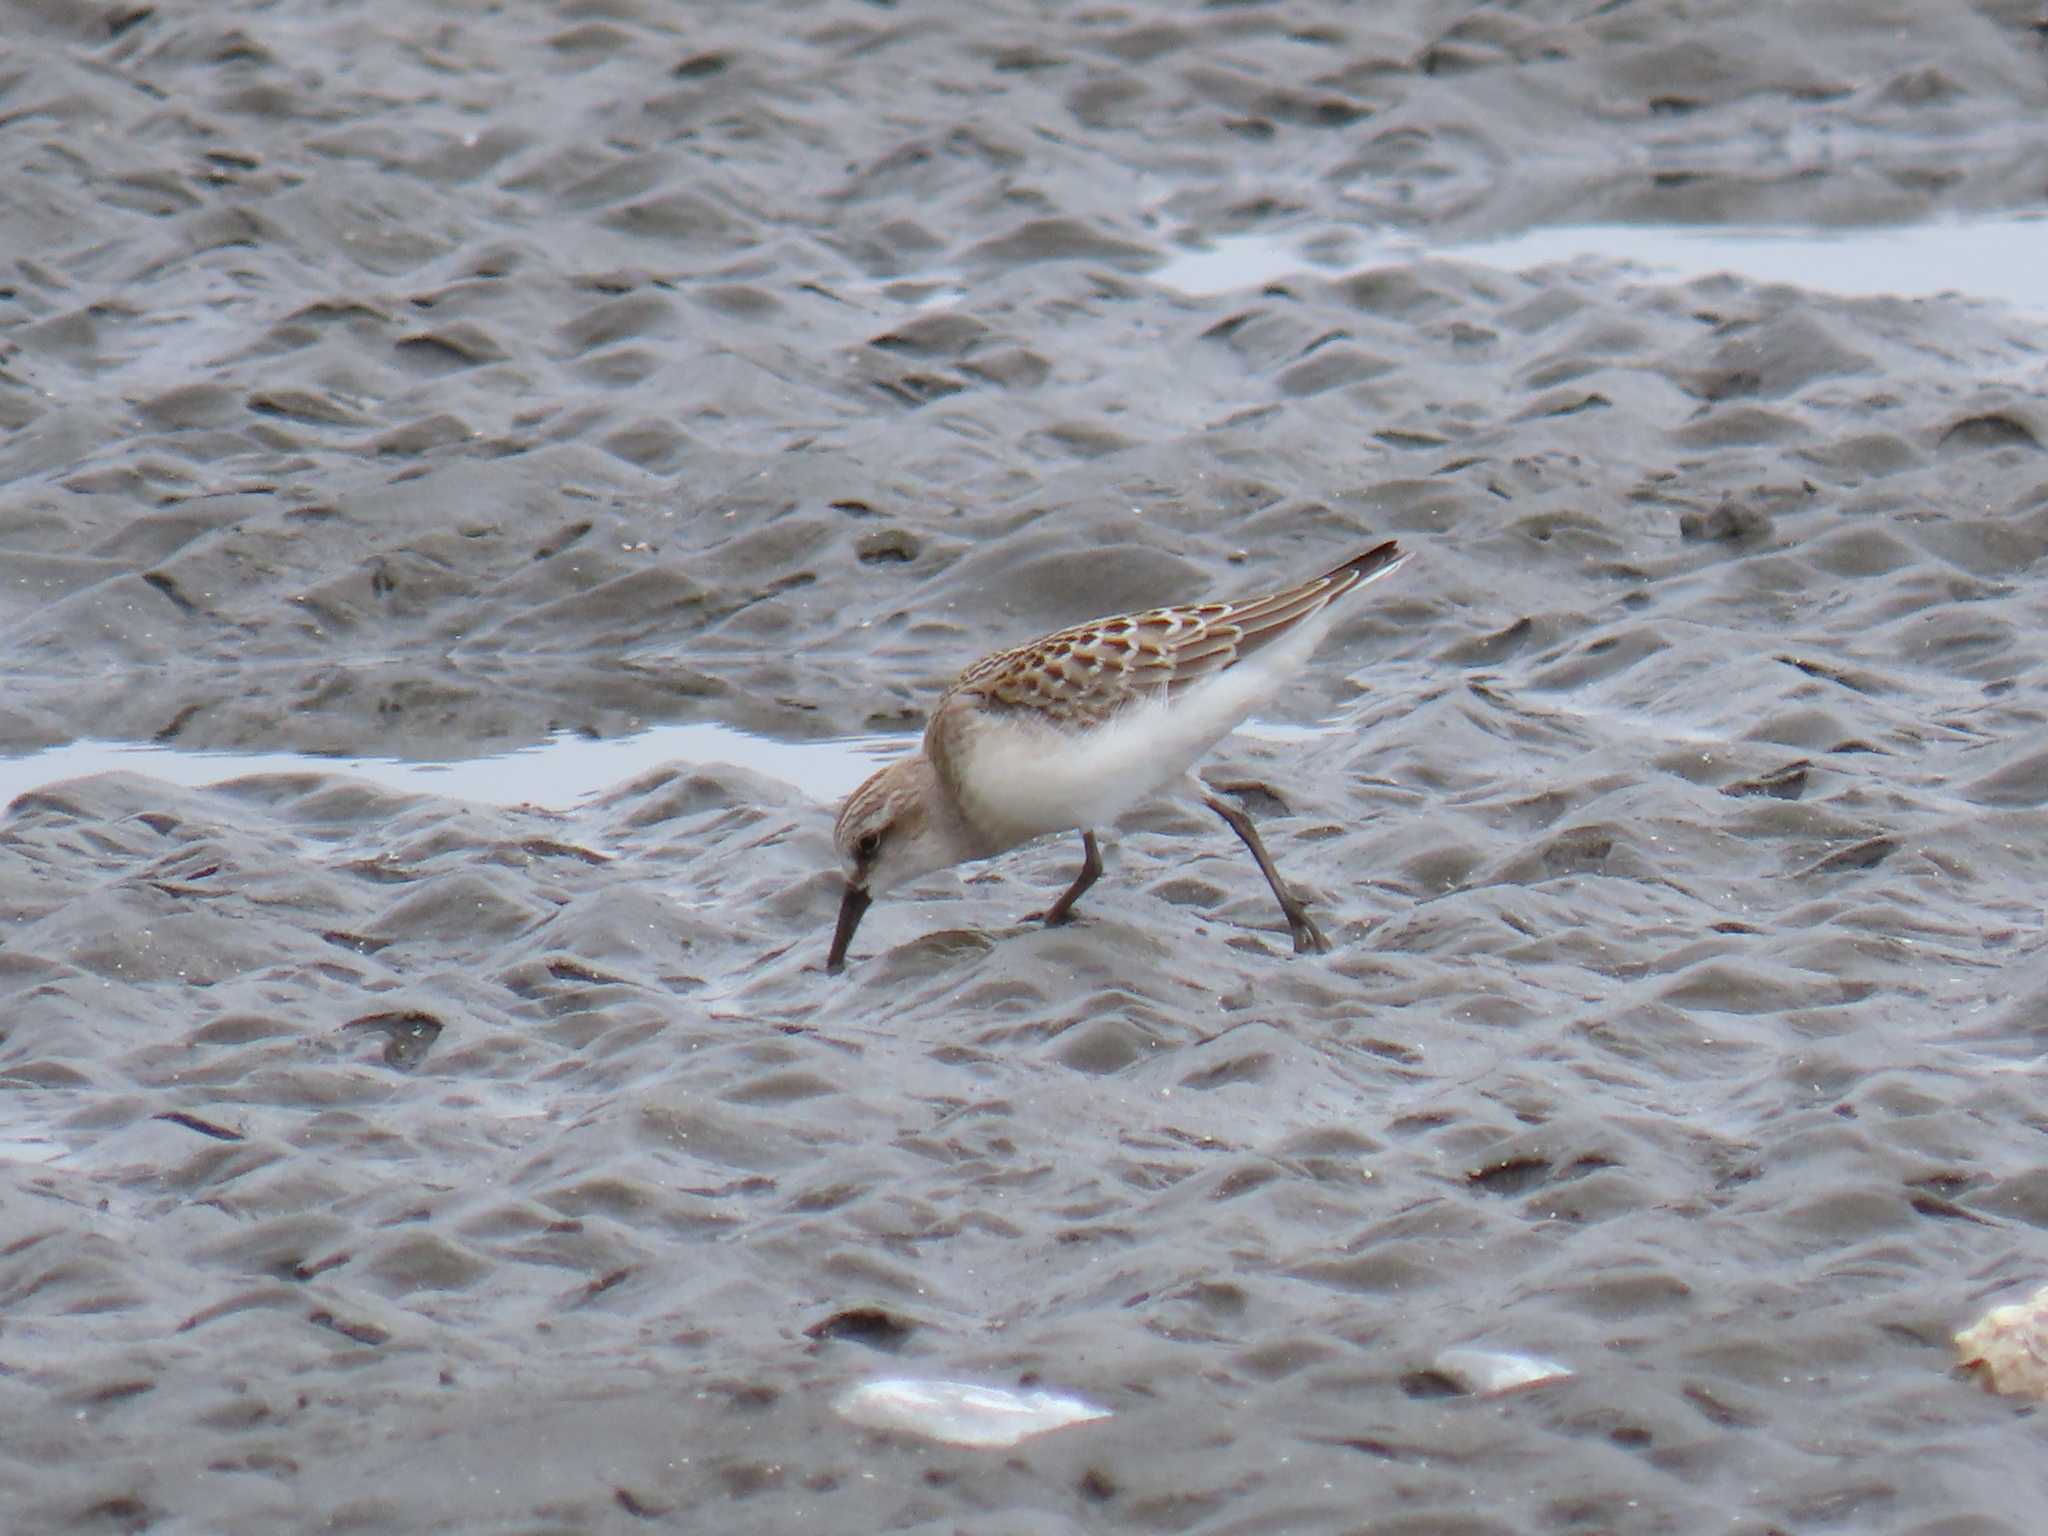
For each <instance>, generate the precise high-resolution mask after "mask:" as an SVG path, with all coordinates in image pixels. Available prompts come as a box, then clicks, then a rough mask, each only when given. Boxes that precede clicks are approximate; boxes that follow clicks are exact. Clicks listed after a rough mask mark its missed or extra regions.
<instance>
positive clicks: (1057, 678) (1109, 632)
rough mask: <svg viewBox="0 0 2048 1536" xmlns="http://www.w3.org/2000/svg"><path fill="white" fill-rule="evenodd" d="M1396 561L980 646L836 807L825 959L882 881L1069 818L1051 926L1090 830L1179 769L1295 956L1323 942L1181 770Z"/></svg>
mask: <svg viewBox="0 0 2048 1536" xmlns="http://www.w3.org/2000/svg"><path fill="white" fill-rule="evenodd" d="M1407 559H1408V556H1407V555H1405V554H1403V553H1402V552H1401V550H1400V549H1399V548H1398V547H1397V546H1396V544H1395V543H1394V541H1393V540H1391V539H1389V540H1388V541H1387V542H1386V543H1384V544H1380V545H1377V546H1375V547H1374V548H1372V549H1369V550H1367V551H1366V552H1365V553H1364V554H1362V555H1358V556H1356V557H1354V558H1353V559H1350V560H1347V561H1345V562H1344V563H1343V564H1342V565H1340V566H1338V567H1336V568H1335V569H1334V570H1331V571H1326V572H1325V573H1324V574H1322V575H1321V576H1317V577H1315V578H1313V579H1311V580H1309V581H1304V582H1302V583H1301V584H1300V585H1298V586H1292V587H1288V588H1286V589H1285V590H1284V591H1280V592H1272V593H1268V594H1267V595H1266V596H1264V597H1253V598H1247V599H1245V600H1244V601H1242V602H1235V603H1190V604H1187V605H1186V606H1183V607H1177V608H1154V609H1151V610H1149V611H1147V612H1145V613H1129V614H1119V615H1117V616H1115V617H1113V618H1107V619H1095V620H1093V621H1091V622H1090V623H1087V624H1076V625H1074V626H1073V627H1072V628H1071V629H1062V630H1059V631H1057V632H1055V633H1053V634H1050V635H1047V636H1045V637H1044V638H1043V639H1040V640H1033V641H1032V642H1030V643H1029V644H1028V645H1020V646H1017V647H1016V648H1014V649H1012V650H1007V651H998V652H996V653H995V654H994V655H993V656H984V657H983V658H982V659H981V660H980V661H977V662H976V663H975V664H974V665H973V666H971V667H969V668H968V669H967V670H966V671H965V672H963V673H961V674H960V677H959V680H958V681H957V682H955V683H954V684H953V686H952V687H950V688H948V689H947V690H946V692H945V694H944V695H943V696H942V697H941V698H940V699H939V703H938V707H937V708H936V709H934V710H933V711H932V716H931V721H930V723H929V724H927V725H926V726H925V731H924V748H923V750H922V751H920V752H917V753H914V754H913V755H911V756H910V757H906V758H904V759H902V760H901V761H899V762H894V763H891V764H890V765H889V766H888V767H886V768H884V769H883V770H882V771H881V772H880V773H877V774H875V775H874V776H873V777H872V778H870V779H869V780H868V781H867V782H866V783H865V784H863V785H861V787H860V788H859V789H856V790H855V791H854V792H853V793H852V794H851V795H849V796H848V797H847V800H846V804H845V805H844V806H843V807H841V808H840V812H839V822H838V825H837V826H835V827H834V828H833V832H832V837H833V841H834V843H835V844H837V846H838V850H839V857H840V860H841V861H842V863H843V864H844V865H845V867H846V895H845V897H844V899H843V900H841V902H840V904H839V926H838V928H837V929H836V930H835V931H834V932H833V935H832V952H831V955H830V956H829V957H828V958H827V959H826V961H825V969H826V970H827V971H832V972H837V971H840V970H842V969H844V967H845V965H846V948H847V946H848V945H849V944H851V943H852V942H853V931H854V929H856V928H857V927H859V926H860V920H861V916H862V914H864V913H865V912H866V911H867V909H868V904H869V903H870V902H872V901H873V900H874V898H875V897H876V896H878V895H880V894H881V893H882V892H883V891H886V890H888V889H890V888H891V887H892V886H897V885H901V884H902V883H903V882H904V881H906V880H910V879H914V878H916V877H917V876H918V875H922V874H927V873H929V872H930V871H932V870H935V869H944V868H946V867H947V866H949V865H953V864H962V863H965V862H967V861H968V860H970V859H985V858H988V857H990V856H991V855H993V854H998V853H1001V852H1003V851H1004V850H1005V849H1008V848H1015V847H1016V846H1017V845H1018V844H1020V843H1026V842H1029V841H1031V840H1032V839H1033V838H1036V837H1043V836H1045V835H1047V834H1048V833H1053V832H1072V831H1078V832H1080V834H1081V850H1082V861H1081V872H1080V873H1079V874H1077V875H1076V876H1074V883H1073V884H1072V885H1070V886H1068V887H1067V890H1066V894H1065V895H1063V896H1061V897H1060V899H1059V900H1058V901H1056V902H1054V903H1053V904H1052V905H1051V906H1050V907H1049V908H1047V909H1046V912H1045V921H1046V922H1047V923H1048V924H1055V923H1064V922H1065V921H1067V919H1068V918H1069V917H1070V916H1072V915H1073V911H1074V903H1075V902H1076V901H1079V900H1080V899H1081V894H1082V893H1083V892H1084V891H1086V890H1087V889H1088V887H1089V886H1091V885H1093V884H1094V883H1095V880H1096V877H1097V876H1099V875H1100V874H1101V873H1102V854H1101V852H1100V850H1099V849H1097V847H1096V845H1095V829H1096V828H1097V827H1099V826H1102V825H1103V824H1104V823H1106V822H1111V821H1114V820H1115V819H1116V818H1117V817H1118V816H1120V815H1122V814H1123V813H1124V812H1125V811H1127V810H1129V809H1130V808H1131V807H1132V806H1134V805H1136V804H1138V802H1140V801H1142V800H1145V799H1148V798H1150V797H1151V796H1152V795H1154V794H1156V793H1158V792H1159V791H1160V790H1162V789H1165V788H1166V787H1168V786H1169V785H1172V784H1174V783H1175V782H1176V781H1177V780H1180V779H1181V778H1182V776H1183V775H1188V776H1189V778H1190V780H1191V781H1192V783H1191V787H1192V788H1193V790H1194V792H1195V793H1196V794H1198V795H1199V796H1200V798H1201V800H1202V802H1203V803H1204V804H1205V805H1207V806H1208V807H1209V809H1210V810H1212V811H1214V812H1215V813H1216V814H1217V815H1218V816H1221V817H1222V818H1223V819H1224V821H1225V822H1227V823H1228V824H1229V826H1230V829H1231V830H1232V831H1233V832H1235V833H1236V834H1237V835H1238V836H1239V837H1240V838H1242V839H1243V840H1244V845H1245V847H1246V848H1248V849H1250V850H1251V855H1252V857H1253V858H1254V859H1256V860H1257V861H1258V865H1259V872H1260V873H1261V874H1262V875H1264V876H1265V877H1266V884H1268V885H1269V886H1271V887H1272V888H1273V894H1274V895H1275V896H1276V897H1278V898H1279V901H1280V910H1281V911H1282V912H1283V913H1284V914H1286V917H1287V926H1288V928H1289V929H1290V930H1291V931H1292V933H1293V935H1294V949H1295V953H1296V954H1303V953H1306V952H1308V951H1311V950H1316V951H1322V950H1327V949H1328V948H1329V947H1330V941H1329V940H1328V939H1326V938H1324V937H1323V932H1322V930H1321V929H1320V928H1318V927H1317V926H1316V925H1315V923H1314V921H1313V920H1311V919H1310V917H1309V915H1308V912H1307V911H1306V909H1305V908H1304V907H1303V906H1302V902H1301V898H1300V897H1298V896H1296V895H1295V894H1294V893H1293V892H1292V891H1290V890H1289V889H1288V888H1287V886H1286V885H1285V883H1283V882H1282V880H1281V879H1280V872H1279V871H1278V870H1277V869H1275V868H1274V867H1273V860H1272V857H1271V856H1270V855H1269V854H1268V853H1267V852H1266V847H1265V844H1264V843H1262V842H1261V841H1260V840H1259V834H1258V829H1257V828H1255V827H1254V826H1253V825H1252V823H1251V818H1250V817H1249V816H1247V815H1246V814H1245V813H1244V812H1243V811H1242V810H1240V809H1239V808H1238V807H1237V806H1235V805H1232V804H1230V803H1228V802H1227V801H1224V800H1221V799H1219V798H1217V797H1216V796H1215V795H1212V794H1210V793H1209V792H1208V791H1207V789H1205V788H1204V787H1203V786H1202V785H1201V783H1200V782H1199V781H1198V780H1192V775H1189V770H1190V769H1191V768H1193V767H1194V765H1195V763H1196V761H1197V760H1198V759H1200V757H1201V756H1202V754H1203V753H1205V752H1207V751H1208V750H1209V748H1210V747H1212V746H1214V745H1215V744H1216V743H1217V742H1218V741H1220V740H1222V739H1223V738H1224V737H1225V736H1227V735H1229V734H1230V732H1231V731H1232V730H1234V729H1235V728H1236V727H1237V725H1238V724H1239V723H1240V722H1241V721H1242V720H1243V719H1244V718H1245V717H1246V716H1247V715H1249V714H1250V713H1251V712H1252V710H1253V709H1254V708H1255V707H1256V706H1257V705H1259V704H1260V703H1262V702H1264V701H1265V700H1266V699H1267V698H1268V697H1269V696H1270V695H1271V693H1272V691H1273V688H1274V686H1275V684H1277V683H1278V682H1279V681H1280V680H1281V679H1282V678H1284V677H1285V676H1287V675H1288V674H1289V673H1290V672H1292V671H1294V670H1295V668H1297V667H1299V666H1300V665H1301V664H1302V663H1303V662H1304V661H1306V660H1307V659H1308V657H1309V655H1310V653H1311V652H1313V651H1314V650H1315V648H1316V645H1317V643H1318V642H1319V641H1321V639H1322V637H1323V634H1324V631H1326V630H1327V629H1328V628H1329V625H1330V616H1329V609H1330V605H1331V604H1332V603H1333V602H1335V601H1336V600H1337V599H1338V598H1340V597H1342V596H1343V595H1344V594H1345V593H1347V592H1349V591H1351V590H1353V589H1354V588H1357V587H1362V586H1364V585H1365V584H1366V583H1367V582H1369V581H1377V580H1378V579H1379V578H1380V577H1382V576H1385V575H1388V574H1389V573H1390V572H1392V571H1394V570H1396V569H1398V568H1399V567H1400V566H1401V565H1402V564H1403V563H1404V562H1405V561H1406V560H1407Z"/></svg>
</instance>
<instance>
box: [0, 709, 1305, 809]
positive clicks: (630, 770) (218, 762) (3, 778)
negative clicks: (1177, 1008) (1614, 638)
mask: <svg viewBox="0 0 2048 1536" xmlns="http://www.w3.org/2000/svg"><path fill="white" fill-rule="evenodd" d="M1336 728H1337V727H1335V726H1334V725H1330V724H1324V725H1287V724H1279V723H1275V724H1265V723H1263V722H1260V721H1249V722H1247V723H1246V724H1245V725H1244V726H1242V727H1241V728H1240V731H1239V734H1241V735H1244V736H1250V737H1253V738H1256V739H1258V740H1262V741H1305V740H1308V739H1310V738H1312V737H1315V736H1319V735H1322V734H1325V733H1326V732H1327V731H1330V730H1333V729H1336ZM916 744H917V737H916V736H915V735H892V736H849V737H837V738H833V739H829V740H825V741H777V740H773V739H771V738H769V737H766V736H754V735H750V734H749V733H747V732H746V731H740V730H735V729H733V728H732V727H731V726H728V725H713V724H701V723H700V724H695V725H663V726H656V727H655V728H654V729H653V730H649V731H642V732H641V733H640V734H638V735H637V736H625V737H619V738H616V739H611V740H594V739H592V738H590V737H588V736H582V735H578V734H576V733H574V732H567V731H565V732H560V733H558V734H556V735H554V736H552V737H550V738H549V739H548V740H546V741H544V742H540V743H537V744H536V745H534V746H531V747H521V748H519V749H518V750H517V751H514V752H500V753H498V754H496V755H494V756H490V757H474V758H460V759H455V760H452V761H447V762H408V761H404V760H402V759H399V758H393V757H326V756H320V755H316V754H314V753H309V752H193V751H186V750H180V749H178V748H175V747H165V746H158V745H154V744H151V743H147V742H140V743H137V742H119V741H75V742H72V743H70V744H69V745H67V746H62V747H49V748H46V749H44V750H43V751H40V752H32V753H29V754H28V755H27V756H25V757H6V758H0V806H6V805H8V804H11V803H12V802H13V801H14V800H15V799H16V797H18V796H20V795H25V794H27V793H28V792H29V791H31V790H36V789H42V788H45V787H46V786H48V785H51V784H56V783H60V782H62V781H63V780H65V779H76V778H83V777H85V776H86V775H88V774H95V773H140V774H145V775H147V776H148V777H150V778H154V779H162V780H164V781H165V782H166V783H170V784H177V785H180V786H182V787H183V788H186V789H200V788H204V787H205V786H207V785H209V784H221V783H225V782H226V781H228V780H230V779H241V778H248V777H250V776H252V775H256V774H271V773H339V774H347V775H349V776H350V777H353V778H359V779H367V780H369V781H370V782H371V783H373V784H377V785H380V786H381V787H383V788H385V789H395V790H400V791H404V792H411V793H418V794H434V795H446V796H448V797H450V798H452V799H456V800H474V801H477V802H478V803H480V804H484V805H506V806H511V805H536V806H543V807H548V808H552V809H566V808H568V807H571V806H573V805H575V804H576V802H577V801H579V800H584V799H588V798H589V797H590V796H592V795H595V794H599V793H601V792H602V791H604V790H607V789H611V788H614V787H616V786H617V785H620V784H623V783H625V782H627V781H628V780H630V779H633V778H635V777H636V776H638V775H640V774H643V773H647V772H649V771H651V770H653V769H656V768H660V767H663V766H665V765H668V764H672V763H690V764H700V765H708V764H712V763H729V764H732V765H734V766H737V767H741V768H746V769H749V770H751V771H753V772H755V773H760V774H765V775H766V776H768V777H769V778H773V779H780V780H781V781H782V782H783V783H785V784H793V785H795V786H796V787H797V788H798V789H800V790H802V791H803V792H804V793H805V794H807V795H809V796H810V797H811V798H812V799H814V800H817V801H820V802H822V803H827V804H830V803H836V802H837V801H839V800H841V799H843V798H844V797H845V796H846V795H847V794H848V793H850V792H851V791H852V790H853V789H855V788H856V787H857V786H858V785H859V784H860V783H861V781H862V780H863V779H865V778H867V776H868V775H869V774H871V773H873V772H874V771H875V770H876V769H877V768H879V767H880V766H881V765H882V764H883V763H885V762H887V761H889V760H890V759H891V758H893V757H896V756H897V755H899V754H901V753H903V752H907V751H909V750H910V749H911V748H912V747H914V746H916Z"/></svg>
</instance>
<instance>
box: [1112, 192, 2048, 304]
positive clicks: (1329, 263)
mask: <svg viewBox="0 0 2048 1536" xmlns="http://www.w3.org/2000/svg"><path fill="white" fill-rule="evenodd" d="M1317 246H1321V247H1323V249H1324V251H1326V252H1328V253H1329V254H1322V253H1317V254H1305V253H1308V252H1311V251H1313V250H1314V248H1315V247H1317ZM1431 256H1436V257H1443V258H1446V259H1449V260H1453V261H1473V262H1479V263H1482V264H1484V265H1486V266H1490V267H1500V268H1502V269H1503V270H1506V271H1511V272H1525V271H1529V270H1531V269H1533V268H1536V267H1546V266H1554V265H1557V264H1559V263H1564V262H1572V261H1579V260H1593V261H1599V262H1617V263H1622V264H1625V265H1628V266H1634V267H1642V268H1645V269H1647V270H1650V271H1654V272H1657V273H1660V274H1667V273H1668V274H1670V275H1672V276H1675V277H1677V278H1679V279H1680V280H1683V281H1690V280H1691V279H1693V278H1699V277H1707V276H1710V275H1712V274H1714V273H1717V272H1733V273H1736V274H1738V275H1740V276H1742V277H1746V278H1749V279H1751V280H1753V281H1756V282H1766V283H1791V284H1794V285H1797V286H1799V287H1802V288H1810V289H1813V290H1815V291H1816V292H1822V293H1835V294H1845V295H1854V296H1872V295H1877V294H1904V295H1909V296H1910V295H1924V294H1935V293H1963V294H1968V295H1969V296H1971V297H1972V298H1980V299H1997V300H2001V301H2003V302H2005V303H2007V304H2011V305H2013V306H2014V307H2015V308H2019V309H2027V310H2035V311H2048V217H2044V216H2041V215H2034V216H2031V217H2021V218H1998V219H1944V220H1940V221H1938V222H1935V223H1929V224H1908V225H1903V226H1881V227H1877V228H1872V229H1850V230H1805V229H1751V230H1727V229H1714V228H1686V227H1663V228H1652V227H1645V226H1640V225H1628V224H1589V225H1578V226H1572V225H1562V226H1558V227H1556V228H1547V229H1533V230H1529V231H1527V232H1526V233H1523V234H1519V235H1511V236H1509V237H1508V238H1506V239H1504V240H1487V241H1478V242H1474V243H1472V244H1468V245H1441V246H1432V245H1430V244H1428V243H1426V242H1424V241H1421V240H1416V239H1412V238H1407V237H1387V238H1383V239H1381V240H1378V241H1372V242H1366V241H1361V240H1359V239H1358V238H1357V234H1356V231H1343V232H1333V233H1331V234H1330V235H1328V236H1325V237H1323V238H1320V239H1318V238H1315V237H1314V236H1302V235H1293V236H1284V237H1283V236H1274V235H1236V236H1230V237H1227V238H1225V239H1221V240H1216V241H1213V242H1211V243H1210V244H1209V245H1208V246H1207V247H1206V248H1204V249H1202V250H1193V251H1186V252H1183V253H1182V254H1180V255H1177V256H1175V257H1174V258H1173V259H1172V260H1170V261H1168V262H1167V263H1166V265H1165V266H1163V267H1160V268H1159V269H1158V270H1157V271H1155V272H1153V273H1152V274H1151V279H1152V281H1153V282H1155V283H1159V284H1161V285H1163V286H1165V287H1168V288H1174V289H1178V290H1179V291H1180V292H1182V293H1187V294H1196V295H1200V294H1217V293H1228V292H1232V291H1234V290H1236V289H1240V288H1252V287H1257V286H1258V285H1260V284H1262V283H1270V282H1274V281H1277V280H1278V279H1281V278H1284V277H1287V276H1289V275H1291V274H1294V273H1298V272H1302V271H1305V270H1314V271H1317V272H1319V273H1323V274H1326V275H1328V276H1331V277H1341V276H1348V275H1350V274H1352V273H1355V272H1362V271H1368V270H1371V269H1372V268H1375V267H1386V266H1398V265H1401V264H1403V263H1406V262H1411V261H1416V260H1420V259H1423V258H1426V257H1431Z"/></svg>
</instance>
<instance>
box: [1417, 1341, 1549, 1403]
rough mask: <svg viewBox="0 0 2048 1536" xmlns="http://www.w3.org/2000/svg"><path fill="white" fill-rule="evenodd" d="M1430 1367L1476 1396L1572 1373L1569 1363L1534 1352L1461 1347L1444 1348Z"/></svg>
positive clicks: (1535, 1384) (1511, 1390)
mask: <svg viewBox="0 0 2048 1536" xmlns="http://www.w3.org/2000/svg"><path fill="white" fill-rule="evenodd" d="M1430 1369H1431V1370H1433V1371H1435V1372H1436V1373H1437V1374H1438V1375H1439V1376H1442V1377H1444V1378H1445V1379H1447V1380H1449V1381H1454V1382H1456V1383H1457V1384H1458V1385H1459V1386H1461V1387H1463V1388H1464V1389H1465V1390H1466V1391H1467V1392H1470V1393H1472V1394H1473V1395H1474V1396H1477V1397H1491V1396H1493V1395H1494V1394H1495V1393H1497V1392H1514V1391H1517V1390H1519V1389H1520V1388H1522V1387H1534V1386H1540V1385H1542V1384H1543V1383H1544V1382H1548V1381H1564V1380H1566V1379H1568V1378H1569V1377H1570V1376H1571V1374H1572V1369H1571V1367H1570V1366H1568V1365H1559V1364H1558V1363H1557V1362H1556V1361H1555V1360H1545V1359H1542V1358H1541V1357H1539V1356H1536V1355H1518V1354H1515V1353H1513V1352H1512V1351H1509V1350H1504V1349H1468V1348H1464V1347H1459V1348H1455V1349H1447V1350H1445V1351H1444V1352H1443V1353H1442V1354H1440V1355H1438V1356H1437V1357H1436V1359H1435V1360H1433V1361H1431V1362H1430Z"/></svg>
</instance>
